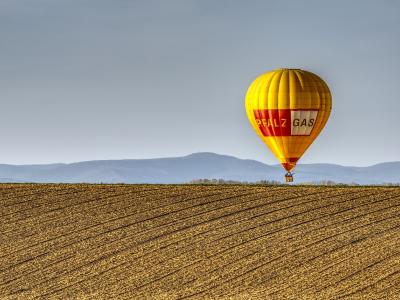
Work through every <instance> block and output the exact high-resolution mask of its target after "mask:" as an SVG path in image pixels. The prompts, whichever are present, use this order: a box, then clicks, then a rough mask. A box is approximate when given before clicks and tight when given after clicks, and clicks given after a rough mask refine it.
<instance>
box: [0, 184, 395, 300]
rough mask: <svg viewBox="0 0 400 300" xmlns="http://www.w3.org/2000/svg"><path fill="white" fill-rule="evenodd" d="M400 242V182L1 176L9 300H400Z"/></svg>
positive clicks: (0, 255) (0, 279)
mask: <svg viewBox="0 0 400 300" xmlns="http://www.w3.org/2000/svg"><path fill="white" fill-rule="evenodd" d="M399 246H400V188H395V187H393V188H391V187H277V186H275V187H274V186H249V185H236V186H233V185H232V186H231V185H86V184H75V185H72V184H71V185H66V184H65V185H57V184H51V185H50V184H49V185H41V184H2V185H0V298H1V299H33V298H38V299H183V298H184V299H186V298H191V299H205V298H206V299H332V298H344V299H346V298H348V299H380V298H382V299H396V298H397V297H398V295H399V294H400V254H399V251H400V247H399ZM397 299H399V298H397Z"/></svg>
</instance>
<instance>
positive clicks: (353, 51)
mask: <svg viewBox="0 0 400 300" xmlns="http://www.w3.org/2000/svg"><path fill="white" fill-rule="evenodd" d="M399 11H400V1H378V0H377V1H361V0H360V1H216V0H213V1H205V0H202V1H200V0H198V1H190V0H182V1H163V0H160V1H148V0H143V1H127V0H113V1H111V0H108V1H105V0H80V1H73V0H24V1H23V0H1V1H0V104H1V109H0V128H1V137H2V138H1V147H0V162H1V163H17V164H25V163H47V162H73V161H81V160H93V159H121V158H151V157H165V156H180V155H186V154H189V153H192V152H198V151H212V152H217V153H224V154H230V155H235V156H238V157H241V158H252V159H257V160H260V161H263V162H266V163H270V164H271V163H277V161H276V160H275V158H274V157H273V155H272V154H271V153H270V152H269V150H268V149H266V147H265V146H264V145H263V144H262V142H261V141H260V140H259V139H258V137H257V136H256V134H255V133H254V132H253V130H252V128H251V127H250V125H249V124H248V121H247V118H246V115H245V111H244V95H245V93H246V89H247V87H248V85H249V84H250V83H251V81H252V80H253V79H254V78H255V77H256V76H257V75H258V74H260V73H263V72H266V71H269V70H272V69H275V68H279V67H292V68H302V69H306V70H309V71H312V72H315V73H317V74H319V75H320V76H321V77H322V78H324V79H325V80H326V82H327V83H328V85H329V86H330V88H331V91H332V94H333V111H332V114H331V118H330V120H329V122H328V124H327V126H326V128H325V130H324V131H323V132H322V134H321V135H320V136H319V138H318V139H317V140H316V141H315V143H314V144H313V145H312V146H311V148H309V150H308V151H307V153H306V154H305V155H304V157H303V158H302V160H301V161H300V162H301V163H313V162H327V163H339V164H344V165H360V166H363V165H371V164H374V163H378V162H383V161H395V160H397V161H398V160H400V131H399V130H400V125H399V124H400V121H399V113H400V96H399V92H398V89H399V85H400V75H399V74H400V73H399V71H398V70H399V69H400V55H399V53H400V14H399Z"/></svg>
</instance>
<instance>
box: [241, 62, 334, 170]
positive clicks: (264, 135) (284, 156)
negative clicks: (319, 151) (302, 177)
mask: <svg viewBox="0 0 400 300" xmlns="http://www.w3.org/2000/svg"><path fill="white" fill-rule="evenodd" d="M331 108H332V96H331V93H330V91H329V88H328V85H327V84H326V83H325V82H324V81H323V80H322V79H321V78H320V77H318V76H317V75H315V74H313V73H311V72H308V71H304V70H300V69H279V70H275V71H271V72H268V73H265V74H262V75H261V76H259V77H257V78H256V79H255V80H254V81H253V83H252V84H251V85H250V87H249V89H248V91H247V94H246V112H247V116H248V118H249V120H250V123H251V125H252V126H253V128H254V130H255V131H256V132H257V134H258V135H259V136H260V138H261V139H262V140H263V142H264V143H265V144H266V145H267V146H268V147H269V148H270V149H271V151H272V152H273V153H274V155H275V156H276V157H277V159H278V160H279V161H280V163H281V164H282V166H283V167H284V168H285V169H286V171H287V172H288V173H287V174H289V176H290V177H291V173H290V172H291V171H292V170H293V169H294V167H295V166H296V163H297V161H298V160H299V159H300V157H301V156H302V155H303V153H304V152H305V151H306V150H307V148H308V147H309V146H310V145H311V143H312V142H313V141H314V140H315V138H316V137H317V136H318V134H319V133H320V132H321V130H322V129H323V128H324V126H325V124H326V122H327V121H328V118H329V115H330V112H331Z"/></svg>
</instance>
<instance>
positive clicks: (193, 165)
mask: <svg viewBox="0 0 400 300" xmlns="http://www.w3.org/2000/svg"><path fill="white" fill-rule="evenodd" d="M283 174H284V171H283V170H282V168H281V166H280V165H266V164H263V163H261V162H258V161H255V160H246V159H238V158H235V157H233V156H227V155H219V154H215V153H195V154H191V155H188V156H184V157H173V158H157V159H126V160H98V161H85V162H78V163H71V164H47V165H5V164H3V165H0V182H71V183H73V182H90V183H98V182H104V183H106V182H107V183H115V182H121V183H122V182H123V183H183V182H189V181H191V180H193V179H199V178H209V179H212V178H222V179H227V180H229V179H230V180H240V181H258V180H263V179H266V180H279V181H281V180H282V179H283ZM295 180H296V182H309V181H321V180H332V181H335V182H342V183H351V182H357V183H360V184H379V183H389V182H392V183H398V182H400V162H388V163H381V164H377V165H373V166H370V167H345V166H340V165H334V164H303V165H301V164H300V165H298V166H297V168H296V172H295Z"/></svg>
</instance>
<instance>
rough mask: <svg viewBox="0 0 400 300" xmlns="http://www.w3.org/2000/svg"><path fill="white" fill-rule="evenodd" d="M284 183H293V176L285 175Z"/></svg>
mask: <svg viewBox="0 0 400 300" xmlns="http://www.w3.org/2000/svg"><path fill="white" fill-rule="evenodd" d="M285 180H286V182H293V175H292V174H291V173H290V172H289V173H286V174H285Z"/></svg>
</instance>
